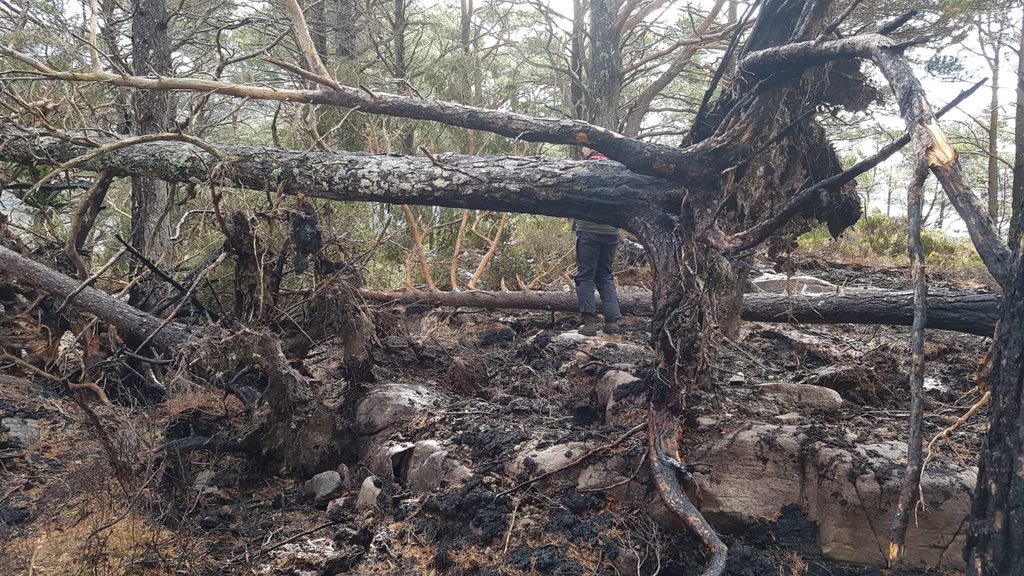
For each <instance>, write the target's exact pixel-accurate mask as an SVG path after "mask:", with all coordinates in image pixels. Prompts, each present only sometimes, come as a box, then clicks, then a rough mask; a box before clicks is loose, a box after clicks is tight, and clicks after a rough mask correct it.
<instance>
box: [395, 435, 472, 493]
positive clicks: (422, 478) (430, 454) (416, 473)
mask: <svg viewBox="0 0 1024 576" xmlns="http://www.w3.org/2000/svg"><path fill="white" fill-rule="evenodd" d="M472 475H473V472H472V471H470V469H469V468H467V467H466V466H464V465H462V464H460V463H459V461H458V460H455V459H453V458H449V457H448V451H447V450H443V449H442V448H441V445H440V444H438V443H437V442H436V441H434V440H420V441H419V442H417V443H416V446H415V447H414V448H413V451H412V458H411V460H410V462H409V472H408V474H407V475H406V487H408V488H409V490H411V491H412V493H413V494H416V495H419V494H424V493H427V492H430V491H431V490H433V489H434V488H437V487H438V486H441V485H442V484H444V485H448V486H451V485H455V484H459V483H462V482H464V481H465V480H467V479H468V478H470V477H471V476H472Z"/></svg>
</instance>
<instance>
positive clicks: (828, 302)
mask: <svg viewBox="0 0 1024 576" xmlns="http://www.w3.org/2000/svg"><path fill="white" fill-rule="evenodd" d="M359 295H360V296H361V297H363V298H365V299H366V300H370V301H372V302H381V303H396V304H405V305H409V306H428V307H430V306H464V307H468V308H486V309H497V310H548V311H553V312H554V311H557V312H574V311H576V310H577V309H578V305H577V302H576V295H575V294H573V293H570V292H529V291H523V292H489V291H485V290H475V291H472V292H432V293H426V292H375V291H372V290H360V291H359ZM913 300H914V293H913V292H910V291H900V292H844V293H841V294H793V295H790V294H769V293H757V294H744V295H743V308H742V311H741V318H742V319H743V320H747V321H750V322H789V323H798V324H888V325H892V326H910V325H912V324H913V322H914V302H913ZM1000 302H1002V295H1001V294H971V293H962V292H944V291H934V290H933V291H930V292H929V293H928V322H927V324H926V326H927V327H928V328H930V329H932V330H951V331H954V332H964V333H967V334H977V335H979V336H991V335H992V334H993V332H994V330H995V325H996V321H997V320H998V319H999V304H1000ZM619 306H620V307H621V308H622V311H623V313H624V314H628V315H630V316H650V315H651V313H652V311H653V308H652V305H651V293H650V292H639V293H621V292H620V293H619Z"/></svg>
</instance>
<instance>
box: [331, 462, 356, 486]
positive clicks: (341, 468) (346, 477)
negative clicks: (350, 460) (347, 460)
mask: <svg viewBox="0 0 1024 576" xmlns="http://www.w3.org/2000/svg"><path fill="white" fill-rule="evenodd" d="M335 470H336V471H337V472H338V476H341V489H342V490H343V491H348V490H351V489H352V472H351V471H350V470H349V469H348V466H346V465H345V464H338V467H337V468H335Z"/></svg>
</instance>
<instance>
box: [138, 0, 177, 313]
mask: <svg viewBox="0 0 1024 576" xmlns="http://www.w3.org/2000/svg"><path fill="white" fill-rule="evenodd" d="M167 25H168V17H167V6H166V4H165V2H164V0H136V2H135V5H134V14H133V15H132V70H133V72H134V73H135V75H137V76H170V75H171V44H170V39H169V38H168V36H167ZM132 106H133V109H134V115H135V118H134V122H133V124H134V126H133V128H134V129H133V131H132V132H133V133H134V134H136V135H139V134H153V133H158V132H166V131H169V130H170V129H171V128H172V123H173V121H174V103H173V99H172V96H171V93H170V92H158V91H151V90H140V91H138V92H136V93H135V95H134V97H133V99H132ZM169 208H170V187H169V186H168V185H167V183H166V182H164V181H161V180H154V179H152V178H141V177H135V178H132V231H131V244H132V246H134V247H135V248H136V249H137V250H138V251H139V252H141V253H142V254H143V255H144V256H145V257H147V258H149V259H150V260H152V261H153V262H154V263H155V264H157V265H158V266H164V265H167V264H170V263H172V262H173V260H174V258H173V252H172V248H173V247H172V244H171V240H170V237H171V222H170V219H169V218H168V213H167V212H168V210H169ZM162 288H163V287H162V286H160V285H159V284H156V283H155V282H153V283H149V282H142V283H140V284H139V288H138V289H137V290H135V291H133V293H132V295H131V301H132V304H134V305H135V306H137V307H140V308H142V309H144V310H148V309H151V308H152V307H153V306H154V305H155V304H156V303H157V302H159V301H160V300H161V299H162V298H163V297H164V296H165V295H166V294H167V292H166V290H164V289H162Z"/></svg>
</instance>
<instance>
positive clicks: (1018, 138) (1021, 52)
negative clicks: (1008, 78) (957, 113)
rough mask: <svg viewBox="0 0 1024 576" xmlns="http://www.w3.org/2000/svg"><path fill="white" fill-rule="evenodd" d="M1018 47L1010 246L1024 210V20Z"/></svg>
mask: <svg viewBox="0 0 1024 576" xmlns="http://www.w3.org/2000/svg"><path fill="white" fill-rule="evenodd" d="M1020 22H1021V30H1020V45H1018V46H1017V112H1016V113H1017V116H1016V119H1015V120H1014V124H1013V145H1014V153H1013V195H1012V198H1013V199H1012V204H1011V207H1012V208H1011V209H1012V213H1011V215H1010V246H1016V245H1017V242H1018V241H1019V240H1020V236H1019V235H1018V231H1019V230H1020V222H1018V221H1019V220H1020V213H1021V210H1022V208H1024V18H1021V20H1020Z"/></svg>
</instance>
